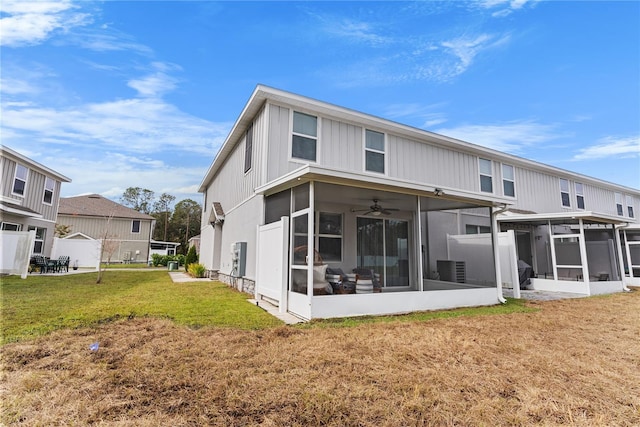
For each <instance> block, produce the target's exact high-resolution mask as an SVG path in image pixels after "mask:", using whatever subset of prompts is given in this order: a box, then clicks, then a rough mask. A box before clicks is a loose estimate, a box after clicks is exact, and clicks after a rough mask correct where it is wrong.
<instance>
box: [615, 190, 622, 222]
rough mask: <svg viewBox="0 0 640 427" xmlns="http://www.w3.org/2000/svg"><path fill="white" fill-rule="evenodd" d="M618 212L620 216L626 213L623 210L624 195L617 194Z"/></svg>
mask: <svg viewBox="0 0 640 427" xmlns="http://www.w3.org/2000/svg"><path fill="white" fill-rule="evenodd" d="M616 212H617V213H618V215H620V216H622V215H624V211H623V210H622V194H620V193H616Z"/></svg>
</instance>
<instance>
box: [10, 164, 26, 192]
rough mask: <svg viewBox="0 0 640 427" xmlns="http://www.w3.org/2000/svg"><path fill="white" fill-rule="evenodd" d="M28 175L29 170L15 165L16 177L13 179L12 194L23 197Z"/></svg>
mask: <svg viewBox="0 0 640 427" xmlns="http://www.w3.org/2000/svg"><path fill="white" fill-rule="evenodd" d="M28 175H29V169H27V168H26V167H25V166H22V165H16V176H15V178H14V179H13V190H12V192H13V194H16V195H18V196H24V191H25V189H26V188H27V176H28Z"/></svg>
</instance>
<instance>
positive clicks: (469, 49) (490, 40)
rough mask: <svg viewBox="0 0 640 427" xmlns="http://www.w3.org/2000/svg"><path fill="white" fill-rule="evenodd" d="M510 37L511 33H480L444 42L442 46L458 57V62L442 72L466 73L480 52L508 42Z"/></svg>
mask: <svg viewBox="0 0 640 427" xmlns="http://www.w3.org/2000/svg"><path fill="white" fill-rule="evenodd" d="M509 39H510V36H509V35H505V36H502V37H500V38H496V37H495V36H492V35H489V34H479V35H477V36H472V37H468V36H463V37H459V38H457V39H453V40H448V41H445V42H442V43H441V45H442V47H444V48H445V50H446V51H447V52H448V53H450V54H451V55H453V56H455V57H456V58H457V63H456V64H455V67H454V68H453V69H451V70H449V71H447V72H441V73H440V74H441V75H443V76H457V75H460V74H462V73H464V72H465V71H467V68H469V66H470V65H471V64H472V62H473V60H474V58H475V57H476V56H477V55H478V54H480V52H482V51H484V50H487V49H491V48H494V47H497V46H501V45H503V44H505V43H507V42H508V41H509Z"/></svg>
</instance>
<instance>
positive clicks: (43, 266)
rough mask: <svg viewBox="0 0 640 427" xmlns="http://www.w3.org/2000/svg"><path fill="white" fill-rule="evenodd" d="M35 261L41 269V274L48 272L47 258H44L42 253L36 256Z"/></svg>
mask: <svg viewBox="0 0 640 427" xmlns="http://www.w3.org/2000/svg"><path fill="white" fill-rule="evenodd" d="M33 263H34V264H35V265H36V267H37V268H39V269H40V274H42V273H46V272H47V271H48V270H49V265H48V263H47V260H46V259H44V257H43V256H41V255H36V256H34V257H33Z"/></svg>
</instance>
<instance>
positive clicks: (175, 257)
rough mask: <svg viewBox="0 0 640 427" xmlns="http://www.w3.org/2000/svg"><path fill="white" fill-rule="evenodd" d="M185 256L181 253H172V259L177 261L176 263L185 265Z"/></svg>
mask: <svg viewBox="0 0 640 427" xmlns="http://www.w3.org/2000/svg"><path fill="white" fill-rule="evenodd" d="M185 258H186V257H185V256H184V255H182V254H178V255H173V258H172V261H178V265H187V262H186V259H185ZM196 261H198V260H196Z"/></svg>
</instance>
